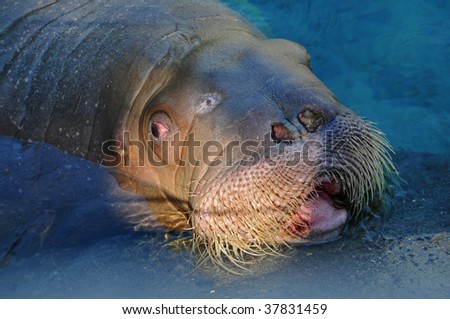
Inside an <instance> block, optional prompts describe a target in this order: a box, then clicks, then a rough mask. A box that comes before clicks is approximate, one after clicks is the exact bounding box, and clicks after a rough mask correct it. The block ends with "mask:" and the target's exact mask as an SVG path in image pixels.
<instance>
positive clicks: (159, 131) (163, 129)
mask: <svg viewBox="0 0 450 319" xmlns="http://www.w3.org/2000/svg"><path fill="white" fill-rule="evenodd" d="M150 132H151V134H152V137H153V138H154V139H157V140H159V139H161V138H163V137H164V136H166V134H167V133H168V132H169V128H168V127H167V126H166V125H164V124H163V123H161V122H158V121H153V122H152V123H151V124H150Z"/></svg>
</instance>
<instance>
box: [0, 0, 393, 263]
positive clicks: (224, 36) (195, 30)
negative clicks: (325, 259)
mask: <svg viewBox="0 0 450 319" xmlns="http://www.w3.org/2000/svg"><path fill="white" fill-rule="evenodd" d="M1 11H2V13H3V14H2V15H3V18H2V21H1V22H2V23H1V26H0V30H1V33H0V43H1V47H2V54H1V60H0V72H1V74H0V81H1V82H0V83H1V84H0V116H1V121H0V134H3V135H8V136H14V137H16V138H19V139H22V140H26V141H29V140H31V141H43V142H45V143H48V144H52V145H55V146H56V147H58V148H60V149H62V150H64V151H66V152H68V153H70V154H73V155H75V156H79V157H82V158H86V159H88V160H91V161H94V162H98V163H99V164H101V165H105V166H108V167H110V169H111V171H112V172H114V175H115V177H116V178H117V181H118V182H119V183H120V185H121V186H122V187H123V188H124V189H127V190H129V191H132V192H136V193H138V194H141V195H144V196H145V198H146V199H147V202H148V205H149V207H150V209H151V212H152V216H127V217H128V219H129V221H130V222H131V223H134V225H135V228H136V229H138V230H145V229H150V228H152V227H153V224H154V223H155V219H156V220H157V222H158V223H160V224H162V225H164V226H165V227H166V228H167V229H168V230H169V231H190V232H192V236H193V242H194V247H195V249H197V250H199V251H200V252H201V254H204V255H205V256H209V257H210V258H212V259H213V260H214V261H216V262H218V263H221V262H222V261H223V258H224V257H226V258H228V259H229V260H231V261H233V262H235V263H236V264H239V263H240V262H243V261H245V260H246V258H247V256H259V255H265V254H267V253H271V252H275V251H278V250H279V249H280V247H284V246H286V245H288V246H289V245H293V244H299V243H322V242H328V241H332V240H335V239H337V238H339V237H340V236H341V233H342V231H343V229H344V228H345V226H346V225H348V224H349V223H350V222H352V221H355V220H358V219H360V218H361V217H362V216H364V214H365V211H366V208H367V207H370V206H371V205H372V203H376V202H379V201H381V200H382V199H383V194H384V193H385V191H386V187H387V184H388V182H389V180H390V179H391V178H392V176H394V175H395V174H396V170H395V167H394V165H393V163H392V159H391V152H392V148H391V146H390V145H389V143H388V141H387V140H386V138H385V136H384V135H383V133H382V132H380V131H379V130H378V129H377V128H376V127H375V125H374V124H373V123H371V122H369V121H366V120H363V119H362V118H361V117H359V116H358V115H356V114H355V113H354V112H352V111H351V110H350V109H348V108H346V107H345V106H343V105H342V104H341V103H339V101H338V100H337V98H336V97H335V96H334V95H333V93H332V92H331V91H330V90H329V89H328V88H327V87H326V86H325V85H324V84H323V83H322V82H321V81H320V80H319V79H318V78H317V77H316V76H315V75H314V74H313V72H312V69H311V66H310V56H309V54H308V53H307V51H306V49H305V48H304V47H303V46H301V45H299V44H296V43H293V42H290V41H287V40H283V39H268V38H266V37H265V36H264V35H263V34H262V33H260V32H259V31H258V30H256V29H255V28H253V27H252V26H251V25H249V23H247V22H246V21H245V20H244V19H242V18H241V17H240V16H239V15H238V14H236V13H234V12H232V11H231V10H229V9H227V8H226V7H225V6H223V5H221V4H220V3H217V2H215V1H181V2H180V1H144V0H142V1H133V2H131V3H129V2H127V1H122V0H112V1H95V2H91V1H82V0H77V1H52V0H48V1H35V2H34V6H33V5H32V4H29V3H28V4H27V5H21V4H18V3H5V4H3V7H2V10H1ZM105 227H108V226H107V225H105Z"/></svg>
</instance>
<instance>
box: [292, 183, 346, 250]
mask: <svg viewBox="0 0 450 319" xmlns="http://www.w3.org/2000/svg"><path fill="white" fill-rule="evenodd" d="M312 189H313V190H312V191H311V192H310V194H309V195H308V196H307V197H306V200H305V201H304V202H303V204H302V205H301V206H300V208H299V209H298V211H297V212H296V213H295V215H294V217H293V218H292V220H291V221H289V222H287V224H286V233H287V234H289V237H290V238H287V239H285V241H286V242H287V243H290V244H305V243H307V244H319V243H325V242H330V241H333V240H336V239H338V238H339V237H340V234H341V232H342V229H343V228H344V226H345V224H346V223H347V220H348V216H349V208H348V207H349V205H348V199H347V198H346V197H345V195H344V192H343V186H342V183H341V182H340V181H339V180H338V179H337V178H335V177H334V176H324V177H322V178H320V179H319V180H318V182H317V183H316V184H315V185H314V186H313V187H312Z"/></svg>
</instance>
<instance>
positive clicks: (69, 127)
mask: <svg viewBox="0 0 450 319" xmlns="http://www.w3.org/2000/svg"><path fill="white" fill-rule="evenodd" d="M1 11H2V15H3V16H4V17H8V18H5V19H3V18H2V19H1V21H2V24H0V45H1V57H0V118H1V120H0V134H4V135H11V136H16V137H18V138H21V139H31V140H40V141H45V142H48V143H51V144H54V145H56V146H57V147H59V148H61V149H64V150H66V151H68V152H70V153H73V154H75V155H78V156H81V157H88V158H90V159H95V158H96V157H98V156H99V154H100V150H101V143H102V142H103V141H104V140H106V139H108V138H111V137H112V136H113V134H114V129H115V128H116V127H117V125H118V122H120V120H121V117H122V115H123V114H124V112H126V111H127V108H129V107H130V105H131V103H132V101H133V99H134V98H135V96H136V94H137V92H138V91H139V90H140V89H141V88H142V85H143V82H144V81H145V79H146V78H147V77H148V76H149V74H150V72H151V70H152V69H154V68H155V66H156V65H158V64H159V63H160V62H161V61H162V60H164V59H165V58H167V56H168V55H170V54H171V53H170V52H171V51H173V50H174V43H176V45H175V47H177V49H176V50H182V51H183V46H186V47H187V48H186V49H185V51H189V45H190V44H191V43H190V42H192V41H191V39H190V38H189V37H186V36H184V35H182V33H183V32H180V34H181V35H182V36H178V37H177V36H173V35H176V34H177V33H178V32H179V31H180V30H183V29H185V30H188V29H189V30H191V31H190V32H192V30H196V31H195V32H197V36H199V34H198V30H199V28H197V26H196V24H198V23H200V21H202V20H207V19H210V18H217V17H220V18H221V20H222V21H225V22H224V24H228V25H229V24H230V23H231V24H235V26H234V27H241V28H250V27H248V26H247V25H246V24H245V23H244V22H242V20H241V19H239V17H238V16H237V15H235V14H234V13H232V12H231V11H229V10H228V9H226V8H225V7H223V6H222V5H220V4H217V3H215V2H212V1H211V2H209V1H201V2H197V1H182V2H178V1H151V2H150V3H149V2H148V1H133V2H131V3H129V2H127V1H120V0H117V1H108V2H106V1H96V2H90V1H67V2H66V1H63V2H59V1H47V2H44V3H42V2H38V1H36V4H35V5H34V7H33V6H25V5H23V4H20V3H19V4H12V3H9V4H8V3H6V4H3V8H2V10H1ZM211 25H214V24H210V26H208V28H203V29H204V31H203V32H209V33H211V32H212V31H213V30H212V29H214V28H211ZM215 25H217V23H216V24H215ZM217 28H220V26H218V27H217ZM200 29H201V28H200ZM203 35H204V36H206V33H205V34H203ZM180 39H181V40H180ZM183 41H184V42H185V43H183ZM177 42H178V43H177Z"/></svg>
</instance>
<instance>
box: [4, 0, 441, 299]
mask: <svg viewBox="0 0 450 319" xmlns="http://www.w3.org/2000/svg"><path fill="white" fill-rule="evenodd" d="M226 3H227V5H229V6H230V7H231V8H233V9H234V10H237V11H238V12H240V13H241V14H242V15H244V16H245V17H246V18H247V19H248V20H249V21H251V22H252V23H254V24H256V25H257V26H258V27H259V28H260V29H261V30H262V31H263V32H264V33H265V34H267V35H268V36H270V37H282V38H287V39H290V40H293V41H296V42H299V43H301V44H302V45H304V46H305V47H306V48H307V50H308V51H309V53H310V54H311V59H312V67H313V69H314V72H315V73H316V74H317V75H318V77H319V78H320V79H321V80H322V81H323V82H324V83H325V84H326V85H327V86H328V87H329V88H330V89H331V90H332V91H333V92H334V93H335V94H336V96H337V97H338V99H339V100H340V101H341V102H342V103H343V104H345V105H346V106H348V107H350V108H351V109H353V110H355V111H356V112H357V113H359V114H361V115H362V116H364V117H366V118H368V119H370V120H372V121H375V122H377V123H378V126H379V127H380V128H381V129H382V130H383V131H384V132H385V133H386V134H387V135H388V138H389V140H390V141H391V142H392V144H393V146H394V148H395V150H396V152H397V153H398V155H397V157H396V161H397V165H398V167H399V170H400V173H401V174H402V177H403V178H404V179H406V180H407V182H408V184H405V186H404V187H403V189H401V190H398V191H397V192H396V195H395V204H396V207H397V208H396V211H395V212H394V213H393V217H392V218H391V220H390V222H389V223H388V225H387V226H386V227H385V229H384V231H383V234H382V235H381V236H379V237H381V239H377V240H374V241H371V242H366V241H364V240H360V239H353V238H343V239H341V240H339V241H337V242H334V243H331V244H328V245H322V246H311V247H298V248H295V249H293V250H288V251H286V256H285V257H282V256H279V257H268V258H265V259H263V260H260V261H258V262H257V263H256V264H255V265H252V266H250V267H249V271H248V272H244V274H243V275H242V276H236V275H233V274H230V273H227V272H226V271H223V270H222V269H220V268H217V267H214V266H213V265H211V264H208V263H206V264H204V265H202V266H200V267H199V268H196V267H195V263H194V260H193V257H192V256H191V253H190V251H189V250H183V249H179V248H180V247H178V246H176V245H174V244H173V242H174V239H176V238H174V237H169V238H166V237H165V236H164V234H163V233H161V232H154V233H149V234H145V233H137V232H133V231H130V230H127V229H125V230H115V231H114V232H113V231H112V230H113V228H115V227H118V226H117V225H112V224H109V220H108V218H105V219H102V218H103V217H101V216H108V214H111V211H112V210H113V208H114V209H116V208H117V207H121V208H122V209H124V208H126V207H128V205H130V202H132V203H135V205H134V206H133V209H143V210H145V207H144V206H142V205H141V204H142V198H138V197H136V196H134V195H132V194H125V193H123V192H122V191H121V190H120V189H118V188H116V186H114V180H113V179H112V177H111V176H110V175H109V174H108V172H107V171H106V170H104V169H102V168H99V167H96V166H95V165H94V164H92V163H89V162H86V161H83V160H81V159H78V158H74V157H71V156H68V155H65V154H63V153H62V152H61V151H59V150H57V149H55V148H51V147H50V148H44V149H43V148H42V146H40V145H27V146H26V147H23V145H22V144H21V143H19V142H17V141H11V140H9V141H8V140H3V139H2V140H0V149H1V150H2V152H3V154H7V155H8V156H9V157H8V156H6V157H4V158H2V161H0V162H1V164H2V165H3V166H1V167H0V168H1V169H2V170H3V169H6V168H8V169H12V170H13V171H14V169H15V170H16V172H17V171H18V172H20V174H25V175H20V176H23V180H32V181H33V183H23V185H19V186H17V187H15V186H14V187H12V186H11V185H10V186H8V185H7V184H3V188H2V189H3V190H7V191H4V192H3V193H2V196H3V197H1V199H2V202H1V203H2V204H5V203H8V202H7V201H8V200H10V199H11V198H20V201H17V200H15V201H14V200H13V202H14V204H10V206H8V207H10V208H11V209H14V210H17V211H19V212H21V213H22V214H25V212H24V211H23V210H24V209H26V207H30V206H29V205H31V206H32V205H35V206H34V207H38V208H39V209H41V210H43V211H44V213H45V214H44V215H38V217H36V216H33V212H28V213H29V214H31V215H29V216H31V217H32V218H28V220H31V225H32V227H31V228H26V227H25V228H24V229H33V227H34V229H35V232H36V234H39V233H40V231H41V230H43V229H45V228H46V227H47V226H48V224H47V222H48V221H49V220H50V221H51V222H58V223H60V224H62V225H63V227H60V229H64V230H65V232H64V233H51V234H49V238H53V240H54V242H53V243H52V245H50V248H47V249H42V250H39V249H38V250H35V248H36V246H40V245H41V244H42V240H43V239H42V238H39V237H38V236H34V237H33V236H29V238H33V240H30V241H29V242H25V243H23V242H22V243H17V246H16V251H15V253H14V254H12V255H11V256H10V257H9V258H8V259H7V260H6V262H4V264H3V265H2V266H1V267H0V297H56V298H60V297H128V298H130V297H131V298H134V297H144V298H162V297H164V298H231V297H235V298H246V297H254V298H255V297H256V298H258V297H266V298H279V297H281V298H317V297H322V298H323V297H333V298H346V297H354V298H361V297H362V298H364V297H376V298H385V297H390V298H397V297H400V298H411V297H412V298H421V297H431V298H450V279H449V278H450V271H449V268H448V265H449V264H450V257H449V256H450V248H449V247H450V245H449V243H450V217H449V212H450V208H449V204H448V203H449V202H450V198H449V194H450V174H449V158H450V128H449V127H450V125H449V123H450V115H449V114H450V76H449V74H450V58H449V57H450V2H448V1H438V0H436V1H425V0H423V1H419V0H415V1H399V0H398V1H388V0H385V1H381V0H379V1H370V2H366V1H338V0H327V1H318V0H310V1H305V0H302V1H297V0H292V1H286V0H285V1H277V2H274V1H237V0H236V1H226ZM5 147H7V149H6V151H5ZM43 150H44V151H43ZM36 152H37V154H40V155H39V156H36ZM424 152H425V153H424ZM427 153H430V154H429V155H427ZM18 157H20V158H22V161H21V160H16V158H18ZM27 158H34V159H35V158H38V159H39V161H40V162H36V163H34V164H33V165H30V166H29V167H28V169H27V170H24V169H23V166H21V165H22V164H21V163H22V162H23V161H24V159H25V160H26V159H27ZM25 162H26V161H25ZM42 165H43V166H42ZM42 167H44V168H45V169H44V171H42ZM60 168H63V171H61V169H60ZM36 171H38V172H39V178H38V179H36V178H35V176H36V174H37V173H36ZM42 172H45V174H41V173H42ZM26 174H28V175H26ZM3 176H9V175H3ZM67 176H69V177H70V178H67ZM84 176H96V181H97V183H98V184H95V183H93V182H92V181H85V180H83V177H84ZM64 177H65V179H64V180H62V179H63V178H64ZM62 181H63V182H62ZM5 185H6V186H5ZM21 187H23V189H28V190H30V189H31V191H27V192H24V191H23V190H22V188H21ZM27 187H28V188H27ZM106 189H107V190H108V194H111V189H112V190H113V191H112V193H113V194H115V196H113V197H111V196H109V195H108V196H107V195H105V194H106ZM21 190H22V191H21ZM68 190H69V191H68ZM42 194H45V196H42ZM62 194H63V196H65V197H64V201H61V200H59V201H52V200H48V201H47V202H39V203H37V202H36V201H37V200H45V198H48V199H52V198H60V196H61V195H62ZM43 198H44V199H43ZM30 203H31V204H30ZM27 205H28V206H27ZM111 205H113V206H111ZM114 205H115V206H114ZM21 209H22V211H21ZM41 210H40V211H39V212H41ZM55 213H58V214H56V215H57V216H58V217H57V219H54V218H53V217H52V216H53V215H52V214H55ZM83 214H97V215H96V216H100V217H98V218H97V220H98V221H99V225H87V226H86V229H84V230H83V233H82V234H80V233H79V232H77V231H76V230H77V227H79V225H80V224H83V222H82V220H81V222H80V220H78V218H73V216H77V217H78V216H81V217H82V216H85V215H83ZM41 216H44V217H41ZM46 216H47V217H48V216H50V217H51V218H47V217H46ZM1 217H2V216H1V214H0V218H1ZM55 218H56V217H55ZM104 224H107V225H109V226H110V227H107V229H106V232H105V233H101V234H99V233H98V229H103V230H104V229H105V227H102V226H103V225H104ZM27 226H28V224H27ZM96 226H98V227H96ZM0 229H1V225H0ZM108 230H111V232H113V233H114V234H115V235H114V236H112V235H110V234H108ZM90 235H92V236H91V237H90ZM95 235H97V236H98V237H99V238H95ZM77 236H78V237H77ZM79 236H82V237H83V240H82V242H83V244H81V245H75V244H74V245H58V243H63V244H65V243H66V241H67V240H68V239H67V238H70V239H73V240H74V242H76V240H75V239H76V238H79ZM377 238H378V237H377ZM2 240H3V241H2V244H4V243H5V242H7V243H8V244H10V243H11V242H12V243H14V240H15V239H14V238H7V239H4V238H2ZM30 251H33V253H30Z"/></svg>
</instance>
